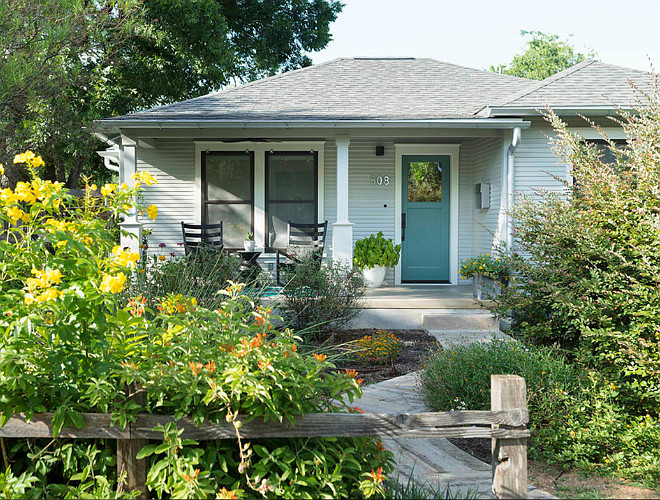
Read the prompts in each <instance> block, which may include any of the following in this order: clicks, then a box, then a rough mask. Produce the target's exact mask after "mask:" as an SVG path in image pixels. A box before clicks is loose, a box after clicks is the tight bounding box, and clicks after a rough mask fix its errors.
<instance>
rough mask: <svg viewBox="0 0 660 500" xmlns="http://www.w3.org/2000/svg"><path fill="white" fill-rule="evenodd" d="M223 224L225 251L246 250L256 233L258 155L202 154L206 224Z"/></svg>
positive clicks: (203, 215) (214, 152)
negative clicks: (248, 235)
mask: <svg viewBox="0 0 660 500" xmlns="http://www.w3.org/2000/svg"><path fill="white" fill-rule="evenodd" d="M220 221H222V230H223V240H224V246H225V248H242V246H243V240H244V239H245V234H246V233H253V232H254V153H246V152H244V151H241V152H224V151H213V152H206V153H203V154H202V222H203V223H204V224H217V223H219V222H220Z"/></svg>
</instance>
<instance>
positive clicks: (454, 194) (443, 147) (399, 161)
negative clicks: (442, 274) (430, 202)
mask: <svg viewBox="0 0 660 500" xmlns="http://www.w3.org/2000/svg"><path fill="white" fill-rule="evenodd" d="M460 147H461V145H460V144H395V145H394V158H395V171H394V189H395V192H394V227H395V229H394V242H395V244H397V245H398V244H400V243H401V207H402V203H403V202H402V199H401V191H402V189H403V156H404V155H448V156H449V176H450V182H449V281H450V283H449V284H450V285H457V284H458V207H459V203H458V195H459V182H458V175H459V174H458V172H459V168H458V167H459V165H458V154H459V149H460ZM394 284H395V285H400V284H401V261H399V263H398V264H397V265H396V267H395V268H394Z"/></svg>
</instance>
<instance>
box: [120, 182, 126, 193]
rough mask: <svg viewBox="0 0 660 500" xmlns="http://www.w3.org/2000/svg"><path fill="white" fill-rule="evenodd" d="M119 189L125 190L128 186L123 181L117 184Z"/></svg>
mask: <svg viewBox="0 0 660 500" xmlns="http://www.w3.org/2000/svg"><path fill="white" fill-rule="evenodd" d="M119 189H121V190H122V191H125V190H126V189H128V186H127V185H126V183H125V182H122V183H121V184H120V186H119Z"/></svg>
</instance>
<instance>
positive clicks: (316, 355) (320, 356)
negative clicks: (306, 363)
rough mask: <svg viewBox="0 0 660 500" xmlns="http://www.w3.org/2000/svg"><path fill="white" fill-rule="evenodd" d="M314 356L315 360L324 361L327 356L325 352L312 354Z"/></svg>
mask: <svg viewBox="0 0 660 500" xmlns="http://www.w3.org/2000/svg"><path fill="white" fill-rule="evenodd" d="M312 356H314V357H315V358H316V361H325V360H326V358H327V356H326V355H325V354H312Z"/></svg>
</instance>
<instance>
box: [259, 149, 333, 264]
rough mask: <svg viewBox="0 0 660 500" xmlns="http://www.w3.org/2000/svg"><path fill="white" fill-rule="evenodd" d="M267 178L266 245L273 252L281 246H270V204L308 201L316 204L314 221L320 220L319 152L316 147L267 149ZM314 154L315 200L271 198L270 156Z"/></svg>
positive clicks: (265, 200) (265, 190)
mask: <svg viewBox="0 0 660 500" xmlns="http://www.w3.org/2000/svg"><path fill="white" fill-rule="evenodd" d="M264 153H265V157H264V161H265V170H264V173H265V176H264V177H265V178H264V219H265V220H264V235H265V239H264V247H265V251H266V252H273V251H275V250H277V249H278V248H279V249H281V248H280V247H273V246H270V244H269V243H270V241H269V240H270V238H269V224H268V221H269V217H270V210H269V207H270V204H271V203H273V202H274V203H295V202H299V203H306V204H312V205H313V206H314V222H316V223H318V221H319V199H320V198H319V152H318V150H316V149H314V150H313V151H304V150H299V149H298V150H278V151H272V150H271V151H265V152H264ZM309 155H312V157H313V159H314V199H313V200H275V201H273V200H271V199H270V198H269V193H270V182H269V181H270V158H271V157H273V156H309Z"/></svg>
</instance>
